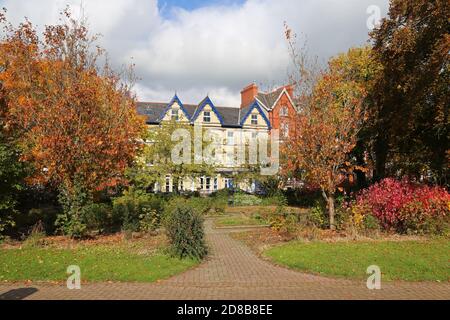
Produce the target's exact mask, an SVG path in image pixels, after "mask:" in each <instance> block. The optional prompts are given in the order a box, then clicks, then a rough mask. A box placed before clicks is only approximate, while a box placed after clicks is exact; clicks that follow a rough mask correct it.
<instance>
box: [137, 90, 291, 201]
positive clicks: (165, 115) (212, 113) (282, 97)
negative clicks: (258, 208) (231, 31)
mask: <svg viewBox="0 0 450 320" xmlns="http://www.w3.org/2000/svg"><path fill="white" fill-rule="evenodd" d="M290 88H291V87H289V86H288V87H282V88H279V89H277V90H275V91H273V92H269V93H263V92H258V87H257V86H256V85H255V84H252V85H250V86H247V87H246V88H244V90H242V92H241V105H240V107H223V106H216V105H215V104H214V103H213V102H212V100H211V99H210V98H209V97H206V98H204V99H203V100H202V101H201V102H200V103H199V104H183V103H182V101H181V100H180V99H179V98H178V96H177V95H175V96H174V97H173V99H172V100H171V101H170V102H169V103H158V102H138V104H137V109H138V113H139V114H141V115H143V116H145V117H146V123H147V125H148V126H149V130H151V129H152V127H154V126H159V125H160V124H161V123H163V122H164V121H180V122H185V123H188V124H190V125H196V126H201V127H202V128H206V129H214V133H215V134H218V135H219V136H220V141H221V142H222V150H223V157H221V159H222V160H221V162H220V164H219V165H218V166H217V170H216V175H215V176H212V177H198V178H190V177H186V178H185V179H184V180H182V181H180V182H179V185H178V186H174V185H173V181H172V179H171V177H170V174H168V175H167V176H166V179H165V181H162V182H161V183H158V184H156V185H155V188H154V189H155V191H161V192H173V191H174V188H178V190H179V191H199V192H200V193H206V194H207V193H212V192H215V191H218V190H221V189H224V188H231V187H237V188H239V189H243V190H245V191H248V192H254V191H255V190H256V188H257V186H256V182H253V181H247V182H240V183H239V185H235V183H234V178H233V177H234V176H235V175H236V174H238V173H239V171H240V170H242V167H241V166H240V165H239V159H238V148H240V147H242V144H243V143H247V142H248V141H251V140H258V139H260V140H266V141H267V140H268V139H269V137H270V134H271V132H272V131H273V130H274V129H278V130H280V139H281V140H283V139H285V138H286V137H288V136H289V132H290V131H291V128H293V127H294V126H293V121H294V115H295V106H294V103H293V102H292V90H291V89H290Z"/></svg>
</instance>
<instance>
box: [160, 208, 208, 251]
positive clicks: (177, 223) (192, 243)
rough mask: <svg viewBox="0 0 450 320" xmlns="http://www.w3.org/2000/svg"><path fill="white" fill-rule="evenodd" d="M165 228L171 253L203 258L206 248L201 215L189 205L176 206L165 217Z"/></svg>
mask: <svg viewBox="0 0 450 320" xmlns="http://www.w3.org/2000/svg"><path fill="white" fill-rule="evenodd" d="M164 224H165V229H166V234H167V237H168V238H169V241H170V244H171V251H172V253H173V254H174V255H175V256H177V257H179V258H187V257H191V258H195V259H203V258H204V257H205V256H206V254H207V252H208V250H207V247H206V243H205V233H204V230H203V217H202V215H201V214H199V213H197V212H195V211H194V209H193V208H191V207H189V206H177V207H176V208H175V209H174V210H173V211H172V212H170V214H169V215H167V216H166V217H165V223H164Z"/></svg>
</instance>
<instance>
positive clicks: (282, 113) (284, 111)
mask: <svg viewBox="0 0 450 320" xmlns="http://www.w3.org/2000/svg"><path fill="white" fill-rule="evenodd" d="M287 116H289V110H288V108H287V107H286V106H282V107H281V109H280V117H287Z"/></svg>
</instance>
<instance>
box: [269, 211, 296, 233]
mask: <svg viewBox="0 0 450 320" xmlns="http://www.w3.org/2000/svg"><path fill="white" fill-rule="evenodd" d="M268 222H269V224H270V227H271V228H272V229H273V230H275V231H277V232H279V233H281V234H285V235H292V234H294V233H295V231H296V230H297V228H298V227H299V224H298V222H299V218H298V215H297V214H296V213H295V212H294V211H292V210H290V209H289V208H286V207H284V206H279V207H278V208H277V210H275V211H274V212H272V213H271V214H270V215H269V217H268Z"/></svg>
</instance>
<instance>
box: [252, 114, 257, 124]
mask: <svg viewBox="0 0 450 320" xmlns="http://www.w3.org/2000/svg"><path fill="white" fill-rule="evenodd" d="M251 124H252V125H255V126H256V125H258V115H257V114H252V120H251Z"/></svg>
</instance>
